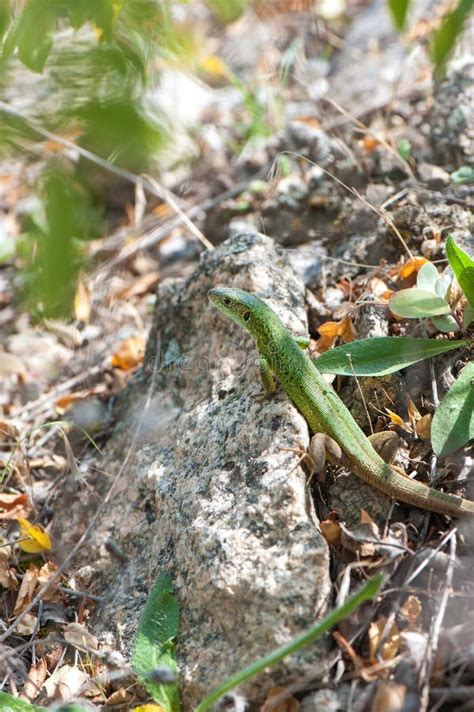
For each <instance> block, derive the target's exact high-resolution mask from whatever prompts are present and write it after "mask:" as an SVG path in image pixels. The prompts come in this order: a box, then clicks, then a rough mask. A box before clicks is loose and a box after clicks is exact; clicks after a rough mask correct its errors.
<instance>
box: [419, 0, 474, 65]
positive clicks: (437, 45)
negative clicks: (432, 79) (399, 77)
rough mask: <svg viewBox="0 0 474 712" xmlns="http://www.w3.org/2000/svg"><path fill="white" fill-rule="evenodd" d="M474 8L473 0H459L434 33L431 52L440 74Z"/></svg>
mask: <svg viewBox="0 0 474 712" xmlns="http://www.w3.org/2000/svg"><path fill="white" fill-rule="evenodd" d="M473 8H474V3H473V0H459V2H458V3H457V5H456V7H455V8H454V10H452V11H451V12H449V13H448V14H447V15H446V16H445V17H444V18H443V21H442V23H441V26H440V27H439V29H438V30H437V31H436V32H435V33H434V34H433V36H432V38H431V43H430V54H431V58H432V60H433V63H434V65H435V71H436V74H437V75H438V76H440V75H443V73H444V70H445V68H446V63H447V61H448V59H449V56H450V55H451V53H452V51H453V50H454V47H455V45H456V41H457V39H458V37H459V36H460V35H461V32H462V31H463V29H464V25H465V23H466V22H467V19H468V17H469V15H470V13H472V11H473ZM471 47H472V37H471Z"/></svg>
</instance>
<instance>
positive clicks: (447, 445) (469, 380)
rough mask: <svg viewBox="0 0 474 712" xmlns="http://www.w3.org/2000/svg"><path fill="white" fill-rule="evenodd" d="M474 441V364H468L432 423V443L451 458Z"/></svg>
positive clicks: (436, 449) (435, 451)
mask: <svg viewBox="0 0 474 712" xmlns="http://www.w3.org/2000/svg"><path fill="white" fill-rule="evenodd" d="M472 439H474V363H468V364H467V366H465V367H464V368H463V370H462V371H461V373H460V374H459V376H458V379H457V381H456V382H455V383H454V384H453V386H451V388H450V389H449V391H448V392H447V393H446V395H445V396H444V398H443V399H442V401H441V403H440V404H439V407H438V408H437V409H436V412H435V414H434V417H433V422H432V424H431V444H432V446H433V452H434V453H435V454H436V455H438V456H443V455H449V454H450V453H452V452H454V451H455V450H458V449H459V448H460V447H462V446H463V445H465V444H466V443H467V442H469V440H472Z"/></svg>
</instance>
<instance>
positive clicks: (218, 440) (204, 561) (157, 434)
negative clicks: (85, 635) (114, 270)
mask: <svg viewBox="0 0 474 712" xmlns="http://www.w3.org/2000/svg"><path fill="white" fill-rule="evenodd" d="M217 285H232V286H235V287H241V288H244V289H248V290H250V291H253V292H256V293H257V294H259V295H261V296H262V297H264V298H265V299H267V301H268V302H269V303H270V304H272V305H273V306H274V307H275V309H277V310H278V312H279V313H280V315H281V317H282V318H283V320H284V321H285V323H286V324H287V325H288V327H289V328H290V329H291V330H292V332H293V333H295V334H300V335H301V334H305V333H306V314H305V309H304V288H303V286H302V285H301V283H300V282H299V281H298V279H297V278H296V277H295V275H294V273H293V272H292V270H291V268H290V267H289V265H288V263H287V262H286V260H285V259H284V258H283V257H282V256H281V255H280V254H279V252H277V250H276V248H275V245H274V243H273V241H272V240H271V239H270V238H268V237H264V236H262V235H258V234H253V235H250V234H249V235H241V236H238V237H235V238H232V239H231V240H228V241H227V242H225V243H223V244H222V245H221V246H220V247H219V248H218V249H216V250H215V251H214V252H212V253H207V254H206V255H204V257H203V258H202V260H201V262H200V265H199V266H198V268H197V269H196V271H195V273H194V274H193V275H192V277H191V278H190V279H188V280H186V281H185V282H176V281H173V282H167V283H163V284H162V285H161V288H160V290H159V293H158V301H157V307H156V314H155V320H154V325H153V328H152V331H151V333H150V338H149V342H148V348H147V353H146V358H145V371H144V374H143V376H142V378H141V379H139V380H138V381H137V382H136V384H135V385H134V386H132V387H131V388H130V389H129V391H128V393H127V396H126V398H124V399H123V402H122V404H121V406H120V409H119V410H120V426H118V427H117V432H116V434H115V436H114V438H113V439H112V442H111V443H110V444H109V452H110V453H111V454H110V458H111V459H113V460H114V461H117V467H118V466H119V463H120V461H121V460H123V456H124V455H123V453H124V446H125V444H126V443H130V442H133V443H134V444H135V452H134V454H133V455H132V456H131V458H130V460H129V461H128V462H127V467H126V469H125V472H124V474H123V475H122V479H121V481H120V483H119V485H118V487H117V490H116V492H115V494H114V497H113V503H112V507H111V511H110V512H107V514H106V515H104V519H103V521H104V525H103V526H104V527H107V530H105V529H103V530H102V531H99V533H98V535H99V536H100V537H101V538H103V539H104V538H105V537H107V536H109V535H110V533H111V531H113V534H114V537H115V540H116V542H117V543H118V544H119V545H120V546H121V547H122V548H123V549H125V551H126V553H127V554H128V555H129V557H130V558H129V561H128V563H126V564H125V565H124V564H123V563H121V564H115V563H114V562H110V560H109V561H108V560H106V558H105V553H104V562H103V569H104V571H105V572H106V573H107V575H108V576H109V577H110V583H109V585H108V591H107V592H108V594H109V595H110V598H109V599H108V600H107V603H106V605H105V609H104V610H103V611H102V616H101V618H102V620H108V623H107V630H111V628H112V626H113V625H115V626H119V628H120V632H121V636H122V639H123V641H124V642H123V644H122V647H123V648H125V649H127V647H128V645H129V641H130V638H131V635H132V632H133V631H134V629H135V627H136V625H137V620H138V617H139V614H140V612H141V609H142V607H143V605H144V603H145V599H146V593H147V592H148V590H149V588H150V586H151V585H152V583H153V581H154V580H155V579H156V577H157V576H158V574H159V573H160V572H164V571H166V572H168V573H170V574H171V576H172V579H173V581H174V587H175V591H176V594H177V597H178V600H179V606H180V609H181V623H180V635H179V637H178V641H177V642H178V647H177V650H178V655H179V664H180V678H181V685H182V692H183V703H184V707H185V709H191V708H192V707H193V706H194V705H195V704H196V703H197V702H198V701H199V699H200V698H201V697H202V696H203V695H204V694H205V693H207V692H209V691H210V690H211V689H212V688H214V687H216V686H217V685H218V684H219V683H220V682H221V681H223V680H224V679H225V678H226V677H228V676H229V675H230V674H231V673H234V672H236V671H237V670H239V669H240V668H242V667H243V666H245V665H247V664H249V663H250V662H252V661H254V660H255V659H257V658H258V657H260V656H262V655H264V654H265V653H268V652H270V651H271V650H273V649H274V648H275V647H277V646H280V645H281V644H283V643H285V642H287V641H289V640H290V639H291V638H293V637H294V636H296V635H298V634H299V633H301V632H302V631H303V630H305V629H306V628H307V627H308V626H310V625H311V624H312V623H314V622H315V620H316V619H317V618H318V616H320V615H321V614H322V613H323V612H324V610H325V608H326V605H327V602H328V594H329V592H330V579H329V573H328V550H327V546H326V542H325V540H324V539H323V538H322V536H321V534H320V533H319V531H318V528H317V520H316V518H315V513H314V509H313V505H312V502H311V498H310V495H309V492H308V490H307V487H306V477H305V474H304V472H303V471H302V469H301V468H300V467H297V466H296V464H297V463H298V459H299V457H298V455H297V454H295V453H294V452H291V451H289V450H287V449H285V448H305V447H306V446H307V444H308V429H307V426H306V423H305V421H304V419H303V417H302V416H301V415H300V414H299V413H298V412H297V411H296V409H295V408H294V407H293V406H292V405H291V404H290V402H289V400H288V398H287V396H286V395H285V394H284V393H282V392H280V393H279V394H278V395H276V396H275V397H273V398H270V399H263V400H262V387H261V384H260V382H259V374H258V368H257V354H256V350H255V348H254V345H253V342H252V341H251V339H250V337H248V336H247V335H246V334H245V333H244V332H243V331H242V330H239V329H238V328H237V327H236V326H235V325H233V323H232V322H231V321H229V320H226V319H225V317H223V316H222V315H221V314H220V313H219V312H217V311H216V310H215V309H214V308H213V307H212V306H211V305H210V304H209V303H208V299H207V292H208V290H209V289H210V288H211V287H214V286H217ZM109 469H110V465H109ZM83 573H84V572H83ZM104 627H105V626H104ZM104 634H105V630H104ZM105 637H106V638H109V637H110V636H105ZM127 641H128V643H127ZM323 659H324V643H320V644H319V645H318V644H314V645H313V646H311V648H310V649H308V650H306V651H305V652H304V653H303V654H301V655H299V656H298V655H297V656H294V657H292V658H290V659H288V660H286V661H285V662H284V663H283V664H282V665H280V666H279V667H278V668H274V669H272V670H270V671H268V673H266V674H265V675H263V676H261V677H260V678H258V679H257V680H255V681H253V682H251V683H249V684H247V685H246V686H245V687H244V688H243V690H242V692H243V694H244V695H245V696H246V697H247V698H248V699H249V700H251V701H254V702H256V701H258V700H259V699H261V697H262V696H263V695H264V693H265V691H266V690H267V689H268V688H269V687H271V686H272V685H273V684H275V683H278V684H283V683H285V681H297V680H300V679H301V678H302V677H303V676H305V675H308V673H310V672H315V673H316V672H317V671H321V670H322V669H323V667H324V663H323Z"/></svg>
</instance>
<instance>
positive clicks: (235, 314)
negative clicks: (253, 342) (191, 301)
mask: <svg viewBox="0 0 474 712" xmlns="http://www.w3.org/2000/svg"><path fill="white" fill-rule="evenodd" d="M208 296H209V299H210V300H211V302H212V303H213V304H214V306H215V307H217V309H219V311H221V312H222V313H223V314H225V315H226V316H228V317H230V319H232V321H235V323H236V324H238V325H239V326H241V327H242V328H243V329H245V330H246V331H248V332H250V334H251V335H252V336H253V337H254V338H255V339H258V337H259V336H261V335H262V333H263V332H264V331H265V326H266V325H267V324H268V322H269V321H272V320H273V318H275V317H276V315H275V314H274V312H273V311H272V310H271V309H270V307H269V306H267V304H265V302H262V300H261V299H259V298H258V297H256V296H255V295H254V294H250V293H249V292H245V291H244V290H243V289H235V288H231V287H222V288H218V289H211V290H210V292H209V294H208Z"/></svg>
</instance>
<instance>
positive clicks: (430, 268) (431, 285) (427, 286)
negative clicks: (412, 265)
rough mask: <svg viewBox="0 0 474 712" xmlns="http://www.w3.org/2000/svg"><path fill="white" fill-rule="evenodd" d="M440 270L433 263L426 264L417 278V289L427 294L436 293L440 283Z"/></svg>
mask: <svg viewBox="0 0 474 712" xmlns="http://www.w3.org/2000/svg"><path fill="white" fill-rule="evenodd" d="M438 277H439V274H438V270H437V269H436V267H435V266H434V264H432V263H431V262H426V263H425V264H424V265H423V267H422V268H421V269H420V271H419V272H418V275H417V278H416V286H417V289H424V290H426V291H427V292H434V291H435V287H436V282H437V281H438Z"/></svg>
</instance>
